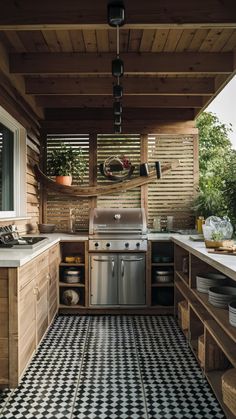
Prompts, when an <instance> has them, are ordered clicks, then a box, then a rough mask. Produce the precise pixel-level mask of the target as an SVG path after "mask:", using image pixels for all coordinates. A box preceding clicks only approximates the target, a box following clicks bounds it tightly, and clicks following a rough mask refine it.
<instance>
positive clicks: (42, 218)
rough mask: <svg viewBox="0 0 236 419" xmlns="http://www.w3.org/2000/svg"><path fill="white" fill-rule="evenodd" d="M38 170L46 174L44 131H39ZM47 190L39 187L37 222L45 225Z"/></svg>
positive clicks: (45, 136)
mask: <svg viewBox="0 0 236 419" xmlns="http://www.w3.org/2000/svg"><path fill="white" fill-rule="evenodd" d="M40 146H41V147H40V168H41V170H42V171H43V173H47V134H46V132H45V131H44V130H42V131H41V141H40ZM47 195H48V192H47V189H46V188H44V187H43V186H42V184H41V185H40V204H39V205H40V207H39V220H40V223H47Z"/></svg>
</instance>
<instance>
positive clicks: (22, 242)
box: [12, 236, 48, 249]
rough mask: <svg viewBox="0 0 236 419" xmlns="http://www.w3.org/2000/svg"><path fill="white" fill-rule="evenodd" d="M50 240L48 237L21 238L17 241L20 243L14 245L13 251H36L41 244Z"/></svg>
mask: <svg viewBox="0 0 236 419" xmlns="http://www.w3.org/2000/svg"><path fill="white" fill-rule="evenodd" d="M47 240H48V237H37V236H32V237H30V236H27V237H20V238H19V239H18V240H17V241H18V243H14V244H13V245H12V248H13V249H35V248H36V247H38V246H39V245H40V244H42V243H44V242H45V241H47Z"/></svg>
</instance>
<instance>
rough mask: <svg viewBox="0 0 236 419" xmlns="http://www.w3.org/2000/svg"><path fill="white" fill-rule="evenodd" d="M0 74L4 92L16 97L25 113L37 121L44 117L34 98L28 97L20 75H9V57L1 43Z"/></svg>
mask: <svg viewBox="0 0 236 419" xmlns="http://www.w3.org/2000/svg"><path fill="white" fill-rule="evenodd" d="M0 74H1V81H0V83H1V82H2V85H3V88H4V90H7V91H8V93H9V94H10V95H11V96H13V97H14V100H15V101H17V102H18V104H19V106H20V105H21V104H22V107H23V108H24V111H25V112H27V113H29V114H30V116H31V118H32V119H34V120H36V119H39V118H42V117H43V112H42V110H41V109H40V108H38V107H37V106H36V104H35V100H34V98H31V97H29V96H26V94H25V83H24V79H23V77H22V76H20V75H11V74H9V57H8V53H7V51H6V48H5V47H4V45H3V44H2V43H1V42H0Z"/></svg>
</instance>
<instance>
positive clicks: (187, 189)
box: [148, 135, 198, 227]
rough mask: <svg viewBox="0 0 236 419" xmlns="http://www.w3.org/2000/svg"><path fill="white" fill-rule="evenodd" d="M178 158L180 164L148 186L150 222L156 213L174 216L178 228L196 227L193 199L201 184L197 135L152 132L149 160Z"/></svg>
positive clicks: (162, 161) (163, 161) (163, 160)
mask: <svg viewBox="0 0 236 419" xmlns="http://www.w3.org/2000/svg"><path fill="white" fill-rule="evenodd" d="M175 159H179V160H180V165H179V166H178V167H177V168H176V169H175V170H173V171H171V172H170V173H168V174H166V175H165V176H163V179H161V180H160V181H158V182H155V183H152V184H149V185H148V223H149V226H152V223H153V218H154V217H155V216H157V215H161V216H166V215H173V216H174V226H175V227H193V226H194V219H193V218H194V217H193V211H192V209H191V207H192V201H193V198H194V195H195V193H196V186H197V183H198V154H197V137H196V136H194V135H188V136H183V135H149V136H148V161H149V163H154V162H155V161H156V160H159V161H160V162H161V163H168V162H171V161H172V160H175Z"/></svg>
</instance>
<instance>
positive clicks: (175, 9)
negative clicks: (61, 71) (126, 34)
mask: <svg viewBox="0 0 236 419" xmlns="http://www.w3.org/2000/svg"><path fill="white" fill-rule="evenodd" d="M1 3H2V4H1V13H0V27H1V29H18V30H19V29H22V30H25V29H30V30H32V29H42V28H44V29H79V28H96V29H98V28H99V27H101V28H104V27H106V28H107V27H108V25H107V0H99V1H94V0H80V1H79V2H78V1H75V0H67V1H66V2H65V1H62V0H50V1H47V2H45V1H41V2H40V1H39V2H34V1H32V0H21V1H15V0H8V1H4V2H1ZM125 5H126V20H127V22H128V23H127V24H126V28H127V29H128V28H131V27H134V28H136V27H137V26H138V28H139V29H143V28H157V27H158V26H163V25H169V26H170V27H179V26H180V25H182V26H183V27H184V25H186V26H187V27H188V25H189V24H191V27H192V28H194V27H200V26H201V27H203V26H207V27H211V26H212V27H214V26H215V25H217V26H220V25H222V26H225V27H235V1H234V0H221V1H218V0H207V1H206V0H198V2H196V1H195V0H181V1H175V2H174V1H173V0H158V1H156V0H146V1H143V2H137V0H127V1H126V2H125Z"/></svg>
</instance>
